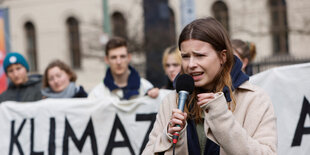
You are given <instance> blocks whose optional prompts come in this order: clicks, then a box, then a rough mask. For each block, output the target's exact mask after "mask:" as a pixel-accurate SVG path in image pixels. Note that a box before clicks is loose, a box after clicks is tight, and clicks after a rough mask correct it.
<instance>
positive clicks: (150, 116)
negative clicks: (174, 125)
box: [136, 113, 156, 154]
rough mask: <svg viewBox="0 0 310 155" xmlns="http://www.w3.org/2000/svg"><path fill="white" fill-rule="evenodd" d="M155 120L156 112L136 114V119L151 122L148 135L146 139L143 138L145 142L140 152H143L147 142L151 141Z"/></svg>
mask: <svg viewBox="0 0 310 155" xmlns="http://www.w3.org/2000/svg"><path fill="white" fill-rule="evenodd" d="M155 120H156V113H151V114H137V115H136V121H150V122H151V124H150V127H149V129H148V130H147V132H146V135H145V137H144V140H143V143H142V145H141V148H140V153H139V154H142V151H143V150H144V148H145V146H146V143H147V142H148V141H149V134H150V133H151V131H152V129H153V125H154V122H155Z"/></svg>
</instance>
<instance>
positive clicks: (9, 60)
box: [3, 52, 29, 73]
mask: <svg viewBox="0 0 310 155" xmlns="http://www.w3.org/2000/svg"><path fill="white" fill-rule="evenodd" d="M12 64H21V65H23V66H24V67H25V68H26V70H27V71H29V65H28V63H27V61H26V59H25V58H24V57H23V56H22V55H21V54H19V53H16V52H11V53H9V54H8V55H7V56H6V57H5V58H4V61H3V69H4V70H5V73H7V68H8V67H9V66H10V65H12Z"/></svg>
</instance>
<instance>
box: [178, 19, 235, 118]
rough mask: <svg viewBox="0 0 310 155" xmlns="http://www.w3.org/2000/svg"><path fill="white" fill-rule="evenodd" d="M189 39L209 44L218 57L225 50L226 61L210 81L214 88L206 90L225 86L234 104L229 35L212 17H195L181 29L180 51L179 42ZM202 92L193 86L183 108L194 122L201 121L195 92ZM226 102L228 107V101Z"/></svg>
mask: <svg viewBox="0 0 310 155" xmlns="http://www.w3.org/2000/svg"><path fill="white" fill-rule="evenodd" d="M191 39H195V40H200V41H203V42H207V43H209V44H211V45H212V47H213V48H214V49H215V51H216V52H217V55H218V57H219V58H220V59H223V58H222V57H221V55H220V53H221V52H222V51H223V50H226V62H225V63H224V64H223V66H222V69H221V71H220V72H219V73H218V74H217V75H216V77H215V78H214V79H213V82H212V83H213V84H214V88H213V89H212V90H208V91H207V92H221V91H223V88H224V87H225V86H227V87H228V88H229V91H230V96H231V98H232V103H233V104H234V105H235V101H234V100H235V99H234V97H233V94H232V89H231V88H232V82H231V77H230V71H231V69H232V66H233V64H234V56H233V51H232V47H231V43H230V40H229V36H228V34H227V32H226V30H225V28H224V27H223V26H222V25H221V24H220V23H219V22H218V21H217V20H215V19H214V18H212V17H207V18H201V19H196V20H194V21H193V22H191V23H190V24H188V25H187V26H186V27H185V28H184V29H183V30H182V32H181V34H180V37H179V43H178V45H179V49H180V51H181V50H182V49H181V43H182V42H183V41H187V40H191ZM202 92H206V90H202V89H201V88H197V87H195V89H194V92H193V93H192V95H191V96H190V98H189V99H188V101H187V104H186V106H185V109H184V110H185V112H187V113H188V114H189V118H191V119H194V120H195V122H199V121H202V119H201V117H202V110H201V108H200V107H199V106H198V105H197V94H199V93H202ZM228 104H229V107H230V103H228Z"/></svg>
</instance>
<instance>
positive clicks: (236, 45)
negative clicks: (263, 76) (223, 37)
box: [231, 39, 256, 76]
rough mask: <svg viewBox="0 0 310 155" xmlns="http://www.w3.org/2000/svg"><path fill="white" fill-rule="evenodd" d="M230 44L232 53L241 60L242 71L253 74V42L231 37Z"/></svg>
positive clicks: (254, 52)
mask: <svg viewBox="0 0 310 155" xmlns="http://www.w3.org/2000/svg"><path fill="white" fill-rule="evenodd" d="M231 44H232V48H233V50H234V54H235V55H236V56H238V58H239V59H240V60H241V61H242V71H243V72H245V73H246V74H247V75H249V76H251V75H253V70H252V61H253V60H254V58H255V56H256V47H255V44H254V43H252V42H244V41H242V40H240V39H233V40H232V41H231Z"/></svg>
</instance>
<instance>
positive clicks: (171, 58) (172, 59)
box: [162, 46, 182, 90]
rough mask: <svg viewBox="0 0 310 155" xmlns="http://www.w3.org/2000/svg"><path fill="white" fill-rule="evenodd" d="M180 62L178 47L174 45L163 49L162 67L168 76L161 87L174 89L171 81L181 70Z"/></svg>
mask: <svg viewBox="0 0 310 155" xmlns="http://www.w3.org/2000/svg"><path fill="white" fill-rule="evenodd" d="M181 63H182V57H181V54H180V51H179V49H178V48H177V47H176V46H171V47H168V48H167V49H166V50H165V52H164V54H163V59H162V64H163V68H164V70H165V74H166V75H167V77H168V79H167V81H168V82H167V84H166V85H165V86H164V87H163V88H164V89H171V90H173V89H175V88H174V86H173V81H174V79H175V78H176V76H177V75H178V74H179V72H180V71H181Z"/></svg>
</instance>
